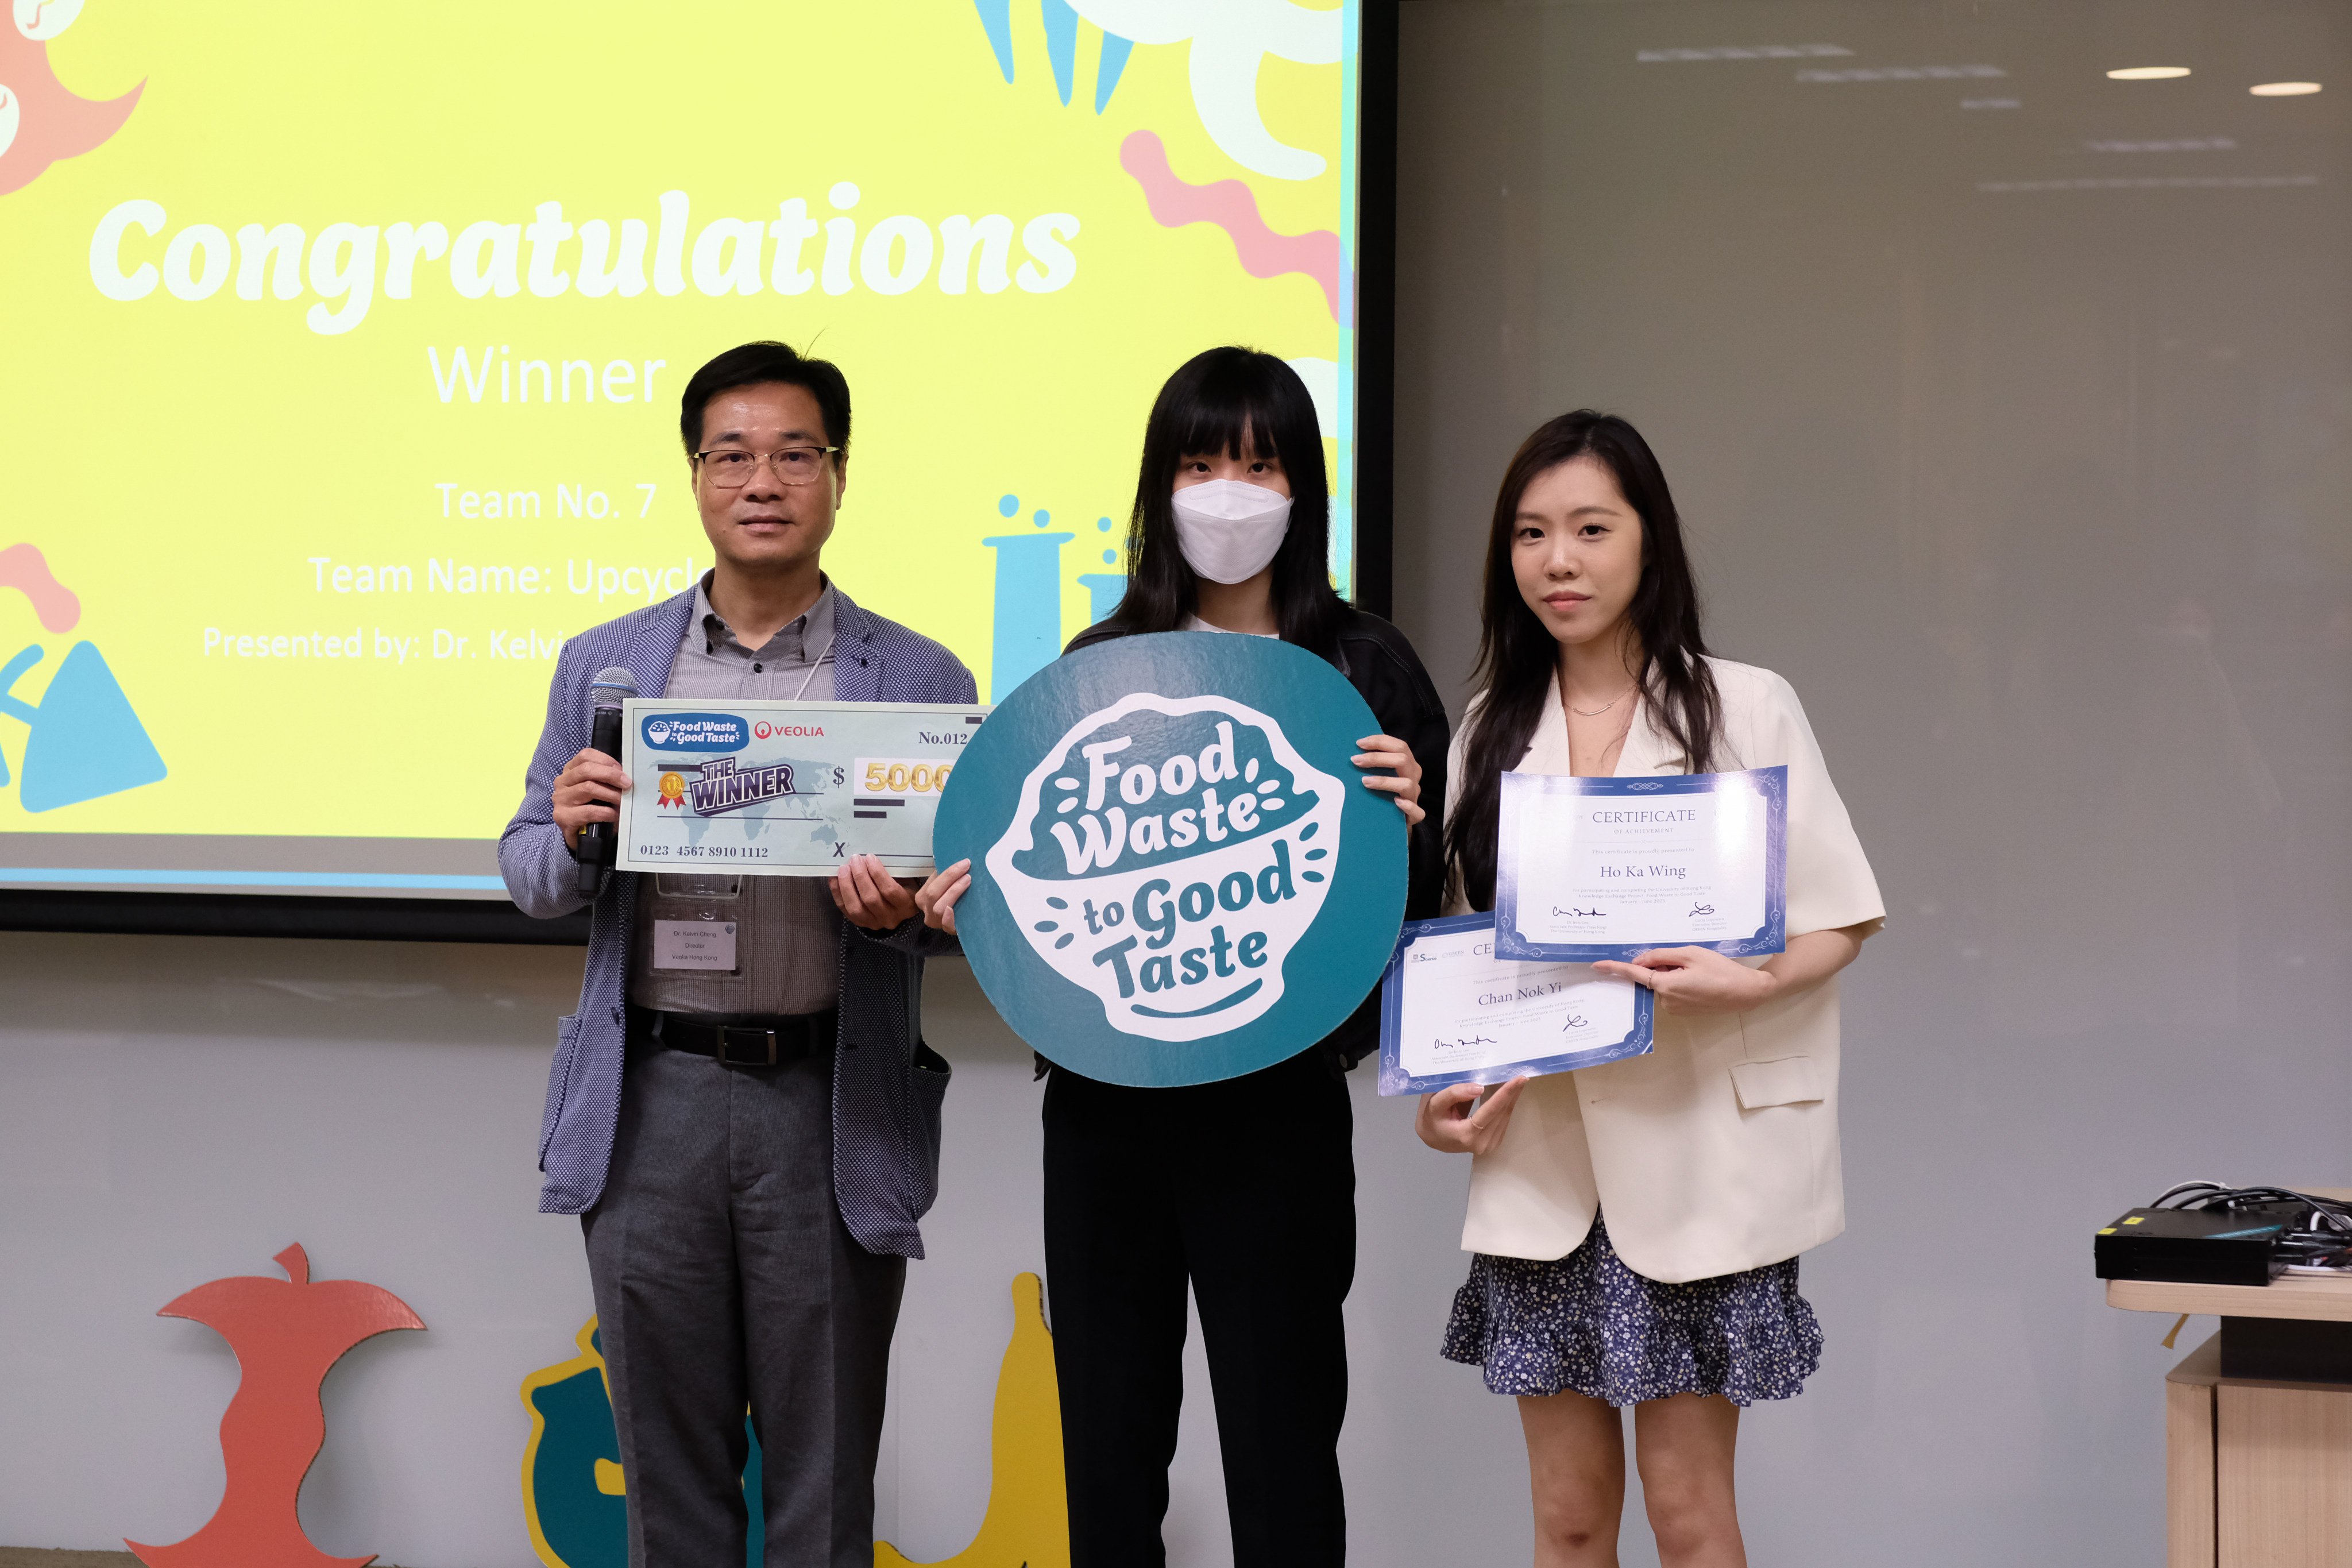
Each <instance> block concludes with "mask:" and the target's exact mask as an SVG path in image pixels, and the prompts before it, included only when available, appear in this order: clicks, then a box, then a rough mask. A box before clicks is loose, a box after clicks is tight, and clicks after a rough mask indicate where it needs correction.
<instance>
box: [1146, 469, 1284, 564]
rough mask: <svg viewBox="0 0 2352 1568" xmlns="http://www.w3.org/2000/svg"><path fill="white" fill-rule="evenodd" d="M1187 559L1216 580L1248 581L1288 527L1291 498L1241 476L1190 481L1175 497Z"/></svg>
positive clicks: (1270, 556) (1278, 546)
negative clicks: (1242, 479) (1194, 483)
mask: <svg viewBox="0 0 2352 1568" xmlns="http://www.w3.org/2000/svg"><path fill="white" fill-rule="evenodd" d="M1172 504H1173V506H1174V507H1175V510H1176V542H1177V544H1178V545H1179V546H1181V548H1182V550H1183V552H1184V560H1185V563H1186V564H1188V565H1190V566H1191V567H1192V570H1193V571H1194V572H1195V573H1197V574H1200V575H1201V576H1203V577H1206V578H1207V579H1208V580H1209V581H1210V582H1212V583H1246V582H1248V581H1249V580H1250V579H1251V578H1253V577H1255V576H1256V575H1257V574H1259V573H1261V572H1263V571H1265V567H1266V563H1268V562H1269V561H1272V560H1273V559H1274V556H1275V552H1276V551H1278V550H1280V549H1281V548H1282V541H1283V536H1284V535H1285V534H1287V533H1288V532H1289V531H1290V498H1289V497H1288V496H1286V495H1284V494H1283V493H1281V492H1280V491H1279V490H1270V489H1266V488H1265V486H1264V485H1253V484H1244V482H1243V481H1241V480H1240V479H1210V480H1208V481H1206V482H1205V483H1202V484H1197V485H1187V486H1185V487H1184V488H1183V489H1180V490H1178V491H1177V492H1176V494H1175V495H1174V497H1173V498H1172Z"/></svg>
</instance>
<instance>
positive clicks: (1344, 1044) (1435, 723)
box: [1039, 609, 1452, 1073]
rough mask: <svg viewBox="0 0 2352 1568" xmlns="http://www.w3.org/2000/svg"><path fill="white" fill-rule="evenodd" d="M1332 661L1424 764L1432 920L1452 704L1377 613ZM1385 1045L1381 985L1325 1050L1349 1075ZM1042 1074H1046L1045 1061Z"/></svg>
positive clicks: (1417, 910)
mask: <svg viewBox="0 0 2352 1568" xmlns="http://www.w3.org/2000/svg"><path fill="white" fill-rule="evenodd" d="M1117 635H1118V634H1117V633H1115V632H1112V631H1110V630H1108V622H1106V623H1103V624H1101V625H1097V626H1088V627H1087V629H1086V630H1085V631H1082V632H1080V633H1079V634H1078V635H1077V636H1076V637H1072V638H1071V639H1070V646H1069V647H1066V648H1064V649H1063V650H1062V651H1063V652H1065V653H1076V651H1077V650H1078V649H1080V648H1082V647H1092V646H1093V645H1094V644H1096V643H1098V642H1108V641H1109V640H1110V639H1111V638H1112V637H1115V636H1117ZM1332 662H1333V663H1334V664H1336V665H1337V666H1338V667H1339V673H1340V674H1342V675H1344V676H1346V677H1347V678H1348V683H1349V685H1351V686H1353V687H1354V688H1355V689H1356V691H1357V694H1358V695H1359V696H1360V697H1362V698H1363V700H1364V703H1365V706H1367V707H1369V708H1370V709H1371V710H1372V717H1374V718H1375V719H1378V720H1379V721H1380V723H1381V733H1382V734H1384V735H1394V736H1395V737H1396V738H1397V739H1398V740H1400V741H1402V742H1404V743H1405V744H1406V745H1407V746H1410V747H1411V748H1412V754H1413V757H1414V758H1415V760H1417V761H1418V762H1419V763H1421V809H1422V810H1423V812H1425V813H1426V814H1427V815H1426V816H1423V818H1422V819H1421V825H1420V826H1418V827H1415V828H1414V829H1412V833H1411V835H1410V836H1409V837H1408V839H1407V846H1408V848H1407V855H1408V860H1407V864H1406V870H1405V893H1404V918H1405V919H1407V920H1409V921H1419V920H1428V919H1429V918H1431V917H1432V916H1433V915H1435V914H1436V913H1437V912H1438V910H1439V909H1440V907H1441V906H1442V905H1443V904H1444V901H1445V864H1444V853H1443V851H1442V849H1441V847H1440V835H1441V832H1442V829H1443V826H1444V821H1445V748H1446V743H1447V742H1449V741H1450V740H1451V739H1452V730H1451V727H1450V725H1449V724H1448V722H1447V721H1446V717H1445V704H1444V703H1443V702H1440V701H1439V700H1437V688H1436V687H1435V686H1433V685H1432V684H1431V683H1430V679H1429V672H1428V671H1427V670H1425V669H1423V668H1422V667H1421V656H1420V655H1418V654H1416V653H1414V652H1413V651H1412V643H1410V642H1408V641H1406V640H1405V635H1404V634H1403V633H1402V632H1401V631H1399V630H1397V629H1396V627H1394V626H1391V625H1389V623H1388V622H1386V621H1384V620H1382V619H1381V617H1380V616H1375V615H1372V614H1371V613H1370V612H1369V611H1365V610H1358V609H1347V610H1343V611H1342V612H1341V613H1340V618H1339V658H1337V659H1335V660H1333V661H1332ZM1380 1038H1381V994H1380V990H1379V988H1378V987H1377V986H1375V987H1374V988H1373V990H1372V994H1370V995H1369V996H1367V997H1365V998H1364V1000H1363V1004H1362V1005H1360V1006H1359V1007H1358V1008H1357V1009H1356V1010H1355V1012H1354V1013H1352V1014H1350V1015H1349V1017H1348V1021H1347V1022H1346V1023H1344V1024H1341V1025H1340V1026H1339V1027H1338V1028H1336V1029H1334V1030H1332V1031H1331V1033H1330V1034H1329V1035H1328V1036H1326V1037H1324V1039H1323V1040H1322V1042H1321V1047H1320V1048H1321V1050H1322V1051H1323V1053H1324V1055H1325V1056H1326V1057H1327V1058H1332V1060H1333V1063H1334V1065H1335V1066H1336V1067H1338V1068H1341V1069H1342V1070H1344V1069H1345V1068H1352V1067H1354V1066H1355V1065H1356V1064H1357V1063H1358V1062H1360V1061H1361V1060H1362V1059H1363V1058H1365V1057H1366V1056H1368V1055H1370V1053H1371V1051H1372V1049H1373V1048H1374V1047H1376V1046H1378V1045H1379V1044H1380ZM1039 1070H1040V1072H1041V1073H1042V1071H1043V1070H1044V1066H1043V1058H1040V1066H1039Z"/></svg>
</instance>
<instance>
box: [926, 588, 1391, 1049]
mask: <svg viewBox="0 0 2352 1568" xmlns="http://www.w3.org/2000/svg"><path fill="white" fill-rule="evenodd" d="M1379 729H1380V721H1378V720H1376V719H1375V718H1373V717H1372V710H1370V708H1368V707H1366V706H1365V705H1364V700H1363V699H1362V698H1361V697H1359V696H1358V695H1357V694H1356V689H1355V688H1354V687H1352V686H1350V685H1349V684H1348V682H1347V680H1346V679H1345V678H1344V677H1342V676H1341V675H1340V674H1339V671H1337V670H1335V669H1333V668H1331V667H1330V666H1329V665H1328V664H1327V663H1325V662H1324V661H1323V660H1322V659H1319V658H1316V657H1315V656H1314V655H1313V654H1311V653H1308V652H1306V651H1305V650H1304V649H1301V648H1297V647H1291V646H1290V645H1289V644H1287V643H1282V642H1277V641H1276V640H1275V639H1273V638H1272V637H1239V636H1234V635H1232V634H1228V633H1215V632H1166V633H1160V634H1158V635H1155V636H1151V637H1122V638H1120V639H1118V641H1116V642H1108V643H1099V644H1097V645H1096V646H1095V647H1088V648H1082V649H1080V650H1079V651H1078V652H1076V653H1074V654H1070V655H1067V656H1066V657H1065V658H1062V659H1060V660H1058V661H1056V662H1055V663H1054V664H1051V665H1048V666H1047V667H1046V668H1044V669H1043V670H1040V671H1039V672H1038V673H1037V674H1035V675H1034V676H1032V677H1031V678H1030V679H1028V680H1026V681H1024V682H1023V683H1022V685H1021V686H1020V687H1018V688H1017V689H1015V690H1014V691H1013V694H1012V695H1011V696H1009V697H1007V698H1006V699H1005V700H1003V702H1002V703H1000V704H999V705H998V706H997V708H996V710H995V711H994V712H992V713H991V714H990V715H989V717H988V721H987V722H986V723H984V724H982V726H981V727H980V730H979V731H978V732H977V733H976V734H974V735H973V736H972V739H971V744H970V745H969V746H967V747H965V748H964V753H963V755H962V757H961V759H959V760H958V762H957V763H956V769H955V773H954V775H953V777H951V778H950V780H949V782H948V787H947V793H946V794H945V795H943V796H942V797H941V798H940V809H939V819H938V824H937V826H936V827H935V828H934V829H933V833H932V842H933V853H934V854H935V856H936V857H937V858H938V861H939V863H940V865H942V866H946V865H951V864H953V863H954V862H955V861H958V860H962V859H969V860H971V864H972V869H971V888H970V889H968V890H967V891H966V892H965V894H964V896H963V898H962V900H961V901H960V902H959V903H958V904H957V905H956V930H957V931H958V933H959V934H960V935H961V939H962V942H963V950H964V952H965V954H966V956H968V957H969V958H970V959H971V967H972V973H974V974H976V975H978V976H979V978H980V984H981V986H982V989H983V990H985V991H986V992H987V993H988V999H989V1000H990V1001H991V1002H992V1003H994V1004H995V1005H996V1010H997V1011H998V1012H999V1013H1001V1014H1003V1016H1004V1021H1005V1022H1006V1023H1008V1024H1010V1025H1011V1026H1013V1032H1014V1033H1016V1034H1018V1035H1019V1036H1020V1037H1022V1038H1023V1039H1024V1040H1026V1041H1027V1042H1028V1043H1029V1044H1030V1045H1031V1046H1033V1047H1035V1048H1036V1049H1037V1050H1039V1051H1040V1052H1042V1053H1044V1054H1045V1057H1046V1058H1048V1059H1050V1060H1052V1061H1055V1062H1057V1063H1059V1064H1061V1065H1062V1066H1064V1067H1066V1068H1071V1069H1072V1070H1073V1071H1076V1072H1081V1073H1084V1074H1086V1075H1087V1077H1088V1078H1094V1079H1103V1080H1105V1081H1106V1082H1109V1083H1123V1084H1133V1085H1137V1086H1139V1087H1146V1088H1160V1087H1166V1086H1169V1085H1173V1084H1186V1083H1208V1082H1210V1081H1212V1080H1213V1079H1225V1078H1235V1077H1238V1076H1240V1075H1241V1074H1243V1073H1246V1072H1255V1071H1256V1070H1257V1069H1258V1068H1263V1067H1269V1066H1272V1065H1273V1064H1274V1063H1276V1062H1278V1061H1281V1060H1283V1059H1284V1058H1287V1057H1292V1056H1296V1055H1297V1053H1298V1052H1300V1051H1302V1050H1305V1049H1306V1048H1307V1047H1309V1046H1311V1045H1313V1044H1314V1043H1315V1042H1316V1041H1318V1040H1319V1039H1321V1038H1322V1037H1324V1036H1326V1035H1328V1034H1329V1033H1330V1032H1331V1031H1332V1030H1333V1029H1335V1028H1337V1027H1338V1026H1339V1024H1340V1023H1341V1022H1342V1021H1343V1020H1344V1019H1346V1018H1347V1016H1348V1015H1349V1014H1350V1013H1352V1012H1354V1011H1355V1009H1356V1007H1357V1005H1358V1004H1360V1003H1361V1002H1362V1001H1363V999H1364V997H1365V996H1366V995H1367V994H1369V993H1370V991H1371V989H1372V987H1373V986H1374V985H1376V984H1379V982H1380V978H1381V971H1382V969H1384V968H1385V967H1386V966H1387V963H1388V959H1389V952H1390V950H1391V948H1393V947H1394V946H1395V944H1396V938H1397V931H1398V929H1399V927H1400V925H1401V923H1402V921H1403V918H1404V884H1405V826H1404V816H1403V814H1402V813H1401V812H1399V811H1398V810H1397V808H1396V806H1395V805H1394V804H1393V803H1392V802H1391V801H1390V800H1389V799H1388V798H1387V797H1386V796H1385V795H1380V794H1378V793H1376V792H1374V791H1372V790H1368V789H1366V788H1365V787H1364V786H1363V784H1362V783H1361V782H1360V781H1361V780H1362V777H1363V774H1362V773H1361V772H1360V770H1359V769H1358V768H1357V767H1356V766H1355V765H1354V764H1353V763H1351V762H1350V761H1349V758H1351V757H1353V756H1354V755H1355V753H1356V742H1358V741H1359V740H1360V739H1361V738H1362V737H1364V736H1366V735H1370V734H1374V733H1376V732H1378V731H1379Z"/></svg>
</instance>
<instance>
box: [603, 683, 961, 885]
mask: <svg viewBox="0 0 2352 1568" xmlns="http://www.w3.org/2000/svg"><path fill="white" fill-rule="evenodd" d="M622 710H623V721H622V726H621V768H622V771H623V772H625V773H627V774H628V775H629V780H630V786H631V787H630V789H629V793H628V794H627V795H624V796H622V797H621V847H620V854H619V857H618V858H617V860H616V862H615V863H616V864H617V865H618V866H619V867H620V868H621V869H623V870H625V871H673V872H674V871H698V870H706V869H715V868H725V869H727V870H729V871H733V872H741V873H747V874H750V875H752V876H762V875H764V876H771V877H830V876H832V875H833V874H834V873H835V871H838V870H839V869H841V867H842V865H843V863H844V862H845V861H846V860H847V859H848V858H850V857H851V856H853V855H873V856H877V857H878V858H880V859H881V861H882V864H883V865H884V866H886V867H887V868H889V869H890V870H891V872H892V873H893V874H895V875H898V876H901V877H922V876H929V874H930V872H931V870H932V866H931V816H932V813H933V812H934V811H935V810H936V809H937V808H938V805H939V801H940V791H941V790H942V789H944V788H946V787H947V782H948V777H949V775H950V773H953V772H954V771H955V764H956V761H957V759H958V758H960V757H961V756H962V755H963V747H964V744H965V742H968V741H969V740H971V736H972V735H973V733H974V732H975V731H978V729H979V728H980V722H981V721H982V719H984V718H986V717H987V716H988V710H987V709H986V708H984V707H981V706H979V705H977V704H975V705H973V706H971V707H968V708H935V707H930V706H927V705H920V704H915V703H903V702H785V701H781V700H779V701H740V702H713V701H709V700H698V699H694V698H660V697H656V698H633V699H631V700H629V701H627V702H625V703H624V704H623V705H622Z"/></svg>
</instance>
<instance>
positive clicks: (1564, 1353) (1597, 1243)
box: [1440, 1215, 1822, 1406]
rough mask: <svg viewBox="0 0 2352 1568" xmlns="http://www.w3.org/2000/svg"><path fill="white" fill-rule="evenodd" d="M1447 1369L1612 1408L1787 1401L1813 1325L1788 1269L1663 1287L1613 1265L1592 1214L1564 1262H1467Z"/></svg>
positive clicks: (1815, 1358) (1805, 1361)
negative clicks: (1661, 1402)
mask: <svg viewBox="0 0 2352 1568" xmlns="http://www.w3.org/2000/svg"><path fill="white" fill-rule="evenodd" d="M1440 1353H1441V1354H1443V1355H1444V1357H1445V1358H1446V1359H1447V1360H1448V1361H1458V1362H1463V1363H1467V1364H1469V1365H1471V1366H1482V1367H1484V1368H1485V1369H1486V1386H1487V1387H1488V1388H1490V1389H1492V1390H1494V1391H1495V1392H1496V1394H1559V1393H1560V1392H1561V1391H1563V1390H1566V1389H1574V1390H1575V1391H1576V1392H1577V1393H1579V1394H1586V1395H1589V1396H1590V1397H1591V1398H1594V1399H1601V1400H1606V1401H1607V1402H1608V1403H1610V1404H1611V1405H1619V1406H1623V1405H1635V1404H1639V1403H1640V1402H1641V1401H1643V1400H1645V1399H1664V1398H1666V1397H1667V1396H1668V1395H1670V1394H1722V1395H1724V1396H1725V1397H1726V1398H1727V1399H1729V1400H1730V1401H1731V1402H1732V1403H1733V1404H1734V1405H1752V1404H1754V1403H1755V1402H1756V1401H1757V1400H1759V1399H1787V1398H1789V1397H1790V1396H1791V1395H1792V1394H1797V1393H1798V1392H1799V1391H1801V1389H1802V1388H1803V1387H1804V1384H1805V1379H1806V1378H1808V1377H1810V1376H1811V1375H1812V1373H1813V1371H1814V1369H1816V1368H1817V1367H1819V1366H1820V1365H1821V1363H1822V1326H1821V1324H1820V1323H1819V1322H1818V1321H1815V1319H1814V1317H1813V1310H1812V1308H1811V1307H1810V1306H1808V1305H1806V1303H1805V1299H1804V1298H1803V1297H1802V1296H1800V1295H1798V1294H1797V1260H1796V1259H1795V1258H1789V1259H1787V1260H1785V1261H1783V1262H1780V1263H1773V1264H1768V1265H1766V1266H1765V1267H1764V1268H1750V1269H1748V1270H1747V1271H1746V1272H1744V1273H1739V1274H1723V1275H1718V1276H1717V1277H1716V1278H1714V1279H1693V1280H1690V1281H1688V1282H1687V1283H1685V1284H1681V1285H1666V1284H1661V1283H1660V1282H1659V1281H1657V1280H1655V1279H1643V1277H1642V1276H1641V1275H1639V1274H1636V1273H1634V1272H1633V1270H1632V1269H1631V1268H1626V1267H1625V1264H1624V1260H1623V1259H1622V1258H1619V1257H1618V1256H1617V1250H1616V1248H1615V1247H1612V1246H1610V1245H1609V1231H1608V1227H1607V1226H1604V1225H1603V1224H1602V1223H1601V1216H1600V1215H1594V1216H1593V1220H1592V1234H1591V1235H1590V1236H1588V1237H1585V1238H1584V1243H1583V1245H1582V1246H1580V1247H1578V1248H1577V1249H1576V1250H1575V1251H1573V1252H1571V1253H1570V1254H1569V1255H1568V1256H1567V1257H1565V1258H1553V1259H1550V1260H1549V1261H1538V1260H1535V1259H1530V1258H1496V1257H1492V1256H1490V1255H1488V1254H1486V1253H1484V1252H1481V1253H1475V1254H1473V1256H1472V1261H1471V1264H1470V1278H1469V1279H1467V1280H1465V1282H1464V1283H1463V1286H1462V1289H1460V1290H1458V1291H1456V1292H1454V1317H1453V1321H1451V1322H1449V1323H1447V1324H1446V1326H1445V1342H1444V1347H1443V1348H1442V1350H1441V1352H1440Z"/></svg>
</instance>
